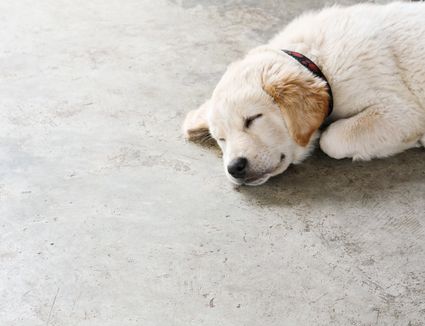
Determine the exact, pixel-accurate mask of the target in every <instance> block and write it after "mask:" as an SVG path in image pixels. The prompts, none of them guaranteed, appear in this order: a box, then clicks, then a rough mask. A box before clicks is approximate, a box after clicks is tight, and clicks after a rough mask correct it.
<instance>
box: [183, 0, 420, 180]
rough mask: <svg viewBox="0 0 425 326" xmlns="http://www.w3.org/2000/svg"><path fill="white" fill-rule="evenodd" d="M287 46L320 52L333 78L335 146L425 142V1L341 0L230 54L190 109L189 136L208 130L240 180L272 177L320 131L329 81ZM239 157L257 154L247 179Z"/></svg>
mask: <svg viewBox="0 0 425 326" xmlns="http://www.w3.org/2000/svg"><path fill="white" fill-rule="evenodd" d="M281 49H287V50H293V51H297V52H300V53H302V54H304V55H305V56H307V57H308V58H310V59H312V60H313V61H314V62H315V63H316V64H317V65H318V66H319V67H320V69H321V70H322V72H323V73H324V74H325V76H326V77H327V78H328V80H329V83H330V85H331V87H332V91H333V95H334V111H333V113H332V115H331V116H330V118H328V119H330V122H332V123H331V124H330V125H329V126H328V127H327V129H326V130H325V131H324V132H323V133H322V135H321V137H320V147H321V149H322V150H323V151H324V152H325V153H326V154H328V155H329V156H331V157H333V158H336V159H341V158H352V159H355V160H370V159H372V158H377V157H386V156H390V155H393V154H396V153H400V152H402V151H404V150H406V149H408V148H412V147H416V146H420V144H422V145H425V63H424V62H425V61H424V60H425V4H423V3H400V2H399V3H392V4H389V5H384V6H382V5H374V4H360V5H356V6H352V7H346V8H344V7H336V6H335V7H331V8H326V9H323V10H322V11H319V12H312V13H307V14H304V15H302V16H301V17H299V18H297V19H295V20H294V21H293V22H292V23H290V24H289V25H288V26H287V27H286V28H285V29H284V30H283V31H282V32H281V33H279V34H278V35H277V36H276V37H274V38H273V39H272V40H271V41H270V42H269V43H268V44H267V45H264V46H261V47H258V48H256V49H254V50H252V51H251V52H249V53H248V54H247V56H246V57H245V58H244V59H242V60H240V61H237V62H235V63H233V64H231V65H230V66H229V68H228V69H227V71H226V73H225V74H224V76H223V77H222V79H221V80H220V82H219V83H218V85H217V87H216V89H215V90H214V92H213V95H212V97H211V99H209V100H208V101H207V102H206V103H205V104H204V105H203V106H201V108H200V109H198V110H196V111H192V112H190V113H189V114H188V118H187V119H186V121H185V123H184V127H183V128H184V133H185V135H186V137H187V138H189V139H192V138H196V135H197V136H198V137H199V136H200V135H202V134H205V133H206V132H208V130H209V133H210V134H211V135H212V137H214V138H215V139H216V140H217V142H218V144H219V146H220V147H221V149H222V151H223V161H224V166H225V171H226V174H227V175H228V177H229V179H230V180H231V181H232V182H234V183H237V184H242V183H244V184H249V185H257V184H261V183H264V182H265V181H267V180H268V179H269V178H270V177H271V176H274V175H276V174H279V173H282V172H283V171H284V170H285V169H286V168H287V167H288V166H289V165H290V164H292V163H294V164H296V163H299V162H301V161H302V160H303V159H304V158H305V157H306V156H308V154H309V153H310V152H311V150H312V148H313V147H314V144H315V141H316V139H317V138H318V137H319V131H318V130H317V128H318V126H319V125H320V124H321V123H322V122H323V117H324V114H323V112H325V111H323V110H325V109H326V108H325V107H324V106H325V103H327V98H326V92H324V91H325V90H326V85H325V83H324V82H323V81H322V80H321V79H319V78H317V77H314V76H313V75H312V74H311V73H310V72H309V71H308V70H307V69H306V68H305V67H303V66H302V65H300V64H299V63H298V62H297V61H295V60H294V59H293V58H291V57H290V56H288V55H287V54H285V53H283V52H282V51H281ZM259 114H261V115H262V116H260V117H259V118H256V119H255V120H254V121H252V123H251V124H250V126H249V127H248V128H246V127H245V126H244V125H245V122H244V121H246V119H247V118H250V117H254V116H256V115H259ZM237 157H246V158H247V160H248V167H247V176H246V177H245V178H244V179H235V178H233V177H232V176H230V174H229V173H228V172H227V165H228V164H229V162H231V161H232V160H233V159H235V158H237Z"/></svg>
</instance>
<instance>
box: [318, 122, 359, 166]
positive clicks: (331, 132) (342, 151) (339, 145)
mask: <svg viewBox="0 0 425 326" xmlns="http://www.w3.org/2000/svg"><path fill="white" fill-rule="evenodd" d="M337 124H338V123H337V122H334V123H333V124H331V125H330V126H329V127H328V128H327V129H326V130H325V131H324V132H323V133H322V136H321V137H320V148H321V149H322V151H323V152H325V153H326V154H327V155H328V156H330V157H332V158H335V159H337V160H340V159H343V158H349V157H353V155H352V154H350V152H349V151H348V150H349V148H348V146H347V144H345V143H344V141H343V138H344V137H343V135H342V134H341V130H340V129H341V128H340V127H341V126H338V125H337Z"/></svg>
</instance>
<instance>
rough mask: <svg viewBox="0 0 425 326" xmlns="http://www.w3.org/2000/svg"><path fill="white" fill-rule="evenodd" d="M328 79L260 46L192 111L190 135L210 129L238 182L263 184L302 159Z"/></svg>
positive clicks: (320, 117) (324, 104)
mask: <svg viewBox="0 0 425 326" xmlns="http://www.w3.org/2000/svg"><path fill="white" fill-rule="evenodd" d="M328 103H329V95H328V93H327V89H326V83H325V82H324V81H323V80H321V79H320V78H317V77H315V76H314V75H313V74H311V73H310V72H309V71H308V70H307V69H306V68H305V67H303V66H301V65H300V64H299V63H298V62H296V61H295V60H294V59H293V58H291V57H289V56H287V55H286V54H284V53H281V52H279V51H277V50H271V49H266V48H262V49H257V50H254V51H252V52H250V53H249V54H248V55H247V56H246V57H245V58H244V59H243V60H241V61H238V62H235V63H233V64H231V65H230V66H229V68H228V69H227V71H226V73H225V74H224V75H223V77H222V79H221V80H220V82H219V83H218V85H217V87H216V89H215V90H214V92H213V95H212V97H211V99H209V100H208V101H206V102H205V103H204V104H203V105H202V106H201V107H200V108H199V109H198V110H194V111H191V112H189V114H188V115H187V117H186V120H185V122H184V125H183V131H184V133H185V136H186V138H188V139H189V140H195V141H196V140H197V139H200V138H203V137H205V136H206V135H208V134H210V135H211V136H212V137H213V138H214V139H215V140H216V141H217V143H218V145H219V146H220V148H221V150H222V152H223V161H224V170H225V172H226V175H227V177H228V178H229V179H230V180H231V181H232V182H233V183H235V184H247V185H259V184H262V183H264V182H266V181H267V180H268V179H269V178H270V177H272V176H274V175H277V174H280V173H282V172H283V171H285V170H286V169H287V168H288V166H289V165H290V164H291V163H298V162H300V161H302V160H303V159H304V158H305V157H306V156H307V155H308V154H309V152H310V151H311V149H312V143H313V142H314V140H315V139H316V138H317V135H318V133H317V130H318V128H319V127H320V125H321V124H322V122H323V121H324V119H325V118H326V115H327V111H328Z"/></svg>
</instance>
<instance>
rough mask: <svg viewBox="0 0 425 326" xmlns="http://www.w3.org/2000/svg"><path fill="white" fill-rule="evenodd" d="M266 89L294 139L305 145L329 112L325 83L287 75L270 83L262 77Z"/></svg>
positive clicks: (306, 76) (309, 77)
mask: <svg viewBox="0 0 425 326" xmlns="http://www.w3.org/2000/svg"><path fill="white" fill-rule="evenodd" d="M263 89H264V90H265V91H266V93H267V94H269V95H270V96H271V97H272V98H273V100H274V101H275V102H276V103H277V105H278V106H279V108H280V111H281V113H282V115H283V118H284V119H285V122H286V125H287V126H288V129H289V133H290V134H291V136H292V138H293V139H294V140H295V141H296V142H297V143H298V144H299V145H301V146H303V147H304V146H306V145H307V144H308V143H309V141H310V138H311V136H312V135H313V133H314V132H315V131H316V130H317V129H319V127H320V126H321V124H322V123H323V121H324V120H325V118H326V116H327V113H328V105H329V95H328V92H327V88H326V83H325V82H324V81H322V80H320V79H319V78H316V77H314V76H308V75H305V74H303V75H302V76H301V75H300V74H287V75H286V76H283V77H282V76H280V78H278V79H275V80H274V81H269V82H267V79H266V78H264V77H263Z"/></svg>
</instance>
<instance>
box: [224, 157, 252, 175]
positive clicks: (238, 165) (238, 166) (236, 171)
mask: <svg viewBox="0 0 425 326" xmlns="http://www.w3.org/2000/svg"><path fill="white" fill-rule="evenodd" d="M247 165H248V160H247V159H246V158H245V157H237V158H235V159H233V160H232V161H231V162H230V164H229V165H228V166H227V171H229V173H230V175H231V176H232V177H234V178H236V179H242V178H244V177H245V175H246V166H247Z"/></svg>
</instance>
